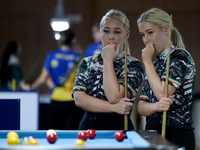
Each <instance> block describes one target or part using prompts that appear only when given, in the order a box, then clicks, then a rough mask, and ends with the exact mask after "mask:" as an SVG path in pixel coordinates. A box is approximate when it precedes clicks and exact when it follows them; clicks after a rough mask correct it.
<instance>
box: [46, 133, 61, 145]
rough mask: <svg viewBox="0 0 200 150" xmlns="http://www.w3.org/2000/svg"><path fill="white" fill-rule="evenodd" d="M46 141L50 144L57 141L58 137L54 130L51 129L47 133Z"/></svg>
mask: <svg viewBox="0 0 200 150" xmlns="http://www.w3.org/2000/svg"><path fill="white" fill-rule="evenodd" d="M46 139H47V141H48V142H49V143H50V144H53V143H55V142H56V141H57V139H58V136H57V134H56V132H55V131H54V130H52V129H50V130H48V131H47V133H46Z"/></svg>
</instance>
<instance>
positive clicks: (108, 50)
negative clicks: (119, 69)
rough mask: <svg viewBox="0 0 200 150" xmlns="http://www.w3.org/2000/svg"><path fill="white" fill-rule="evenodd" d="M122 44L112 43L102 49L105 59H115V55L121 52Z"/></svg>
mask: <svg viewBox="0 0 200 150" xmlns="http://www.w3.org/2000/svg"><path fill="white" fill-rule="evenodd" d="M119 48H120V45H116V44H114V43H110V44H109V45H107V46H105V47H104V48H103V49H102V56H103V59H104V60H112V61H113V60H114V59H115V57H117V55H118V54H119V53H120V50H119Z"/></svg>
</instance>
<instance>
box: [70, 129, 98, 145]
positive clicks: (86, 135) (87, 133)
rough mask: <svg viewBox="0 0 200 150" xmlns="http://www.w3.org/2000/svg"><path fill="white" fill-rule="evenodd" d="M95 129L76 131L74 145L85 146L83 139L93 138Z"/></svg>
mask: <svg viewBox="0 0 200 150" xmlns="http://www.w3.org/2000/svg"><path fill="white" fill-rule="evenodd" d="M96 135H97V134H96V131H95V130H94V129H88V130H87V131H80V132H78V135H77V137H78V140H76V141H75V142H74V145H75V146H85V141H86V140H87V139H88V138H89V139H91V140H92V139H94V138H95V137H96Z"/></svg>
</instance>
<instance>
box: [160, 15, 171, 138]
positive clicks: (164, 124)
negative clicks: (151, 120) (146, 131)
mask: <svg viewBox="0 0 200 150" xmlns="http://www.w3.org/2000/svg"><path fill="white" fill-rule="evenodd" d="M171 27H172V15H171V20H170V31H169V45H168V46H169V47H168V55H167V71H166V81H165V97H168V80H169V62H170V48H171ZM166 120H167V111H163V120H162V137H163V138H165V132H166Z"/></svg>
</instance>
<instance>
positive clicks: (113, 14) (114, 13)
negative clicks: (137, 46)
mask: <svg viewBox="0 0 200 150" xmlns="http://www.w3.org/2000/svg"><path fill="white" fill-rule="evenodd" d="M108 18H111V19H117V20H119V21H121V22H122V23H123V25H124V27H125V22H126V29H127V31H126V33H128V31H129V28H130V23H129V20H128V18H126V15H125V14H124V13H123V12H121V11H119V10H115V9H111V10H109V11H108V12H107V13H106V14H105V15H104V16H103V17H102V19H101V22H100V28H101V27H102V23H103V21H104V20H106V19H108ZM125 18H126V20H127V21H125ZM125 36H127V35H125ZM124 47H125V44H124V45H123V49H124ZM127 53H128V54H129V55H130V48H129V43H128V41H127Z"/></svg>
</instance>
